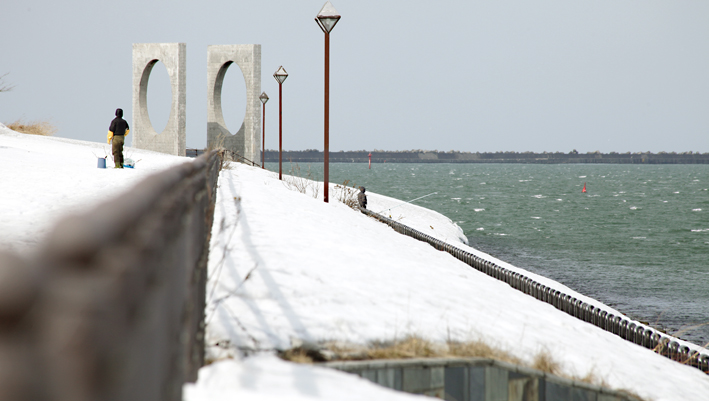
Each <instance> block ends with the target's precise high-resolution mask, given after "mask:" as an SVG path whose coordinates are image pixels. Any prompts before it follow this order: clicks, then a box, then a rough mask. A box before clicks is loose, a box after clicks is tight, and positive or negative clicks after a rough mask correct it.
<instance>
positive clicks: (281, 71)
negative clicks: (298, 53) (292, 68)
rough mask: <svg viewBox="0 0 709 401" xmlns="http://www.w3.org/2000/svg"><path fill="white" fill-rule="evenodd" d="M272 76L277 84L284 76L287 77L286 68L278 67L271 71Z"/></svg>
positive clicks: (280, 82)
mask: <svg viewBox="0 0 709 401" xmlns="http://www.w3.org/2000/svg"><path fill="white" fill-rule="evenodd" d="M273 78H276V81H278V83H279V84H282V83H283V82H284V81H285V80H286V78H288V73H287V72H286V69H285V68H283V66H280V67H278V70H277V71H276V72H275V73H273Z"/></svg>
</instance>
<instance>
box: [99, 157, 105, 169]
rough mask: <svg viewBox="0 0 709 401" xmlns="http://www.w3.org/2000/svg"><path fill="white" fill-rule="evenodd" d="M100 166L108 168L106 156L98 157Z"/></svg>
mask: <svg viewBox="0 0 709 401" xmlns="http://www.w3.org/2000/svg"><path fill="white" fill-rule="evenodd" d="M98 168H106V158H105V157H99V158H98Z"/></svg>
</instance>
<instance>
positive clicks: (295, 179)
mask: <svg viewBox="0 0 709 401" xmlns="http://www.w3.org/2000/svg"><path fill="white" fill-rule="evenodd" d="M283 185H285V186H286V188H288V189H290V190H291V191H297V192H300V193H301V194H306V195H308V194H310V195H312V197H313V198H316V199H317V197H318V195H319V194H320V185H319V184H318V182H317V181H316V178H315V176H314V174H313V172H312V171H311V170H310V165H309V164H308V170H307V172H306V173H305V176H303V175H302V172H301V170H300V166H299V165H298V163H296V164H295V166H293V164H291V166H290V171H289V175H286V176H285V177H283Z"/></svg>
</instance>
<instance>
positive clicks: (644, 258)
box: [269, 163, 709, 345]
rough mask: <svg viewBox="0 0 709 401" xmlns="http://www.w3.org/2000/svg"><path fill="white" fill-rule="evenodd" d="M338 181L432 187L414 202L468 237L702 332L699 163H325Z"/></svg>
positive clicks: (707, 318) (708, 243)
mask: <svg viewBox="0 0 709 401" xmlns="http://www.w3.org/2000/svg"><path fill="white" fill-rule="evenodd" d="M286 166H287V165H284V170H287V167H286ZM269 167H270V169H271V170H275V171H277V169H278V164H277V163H276V164H272V165H270V166H269ZM311 168H312V171H313V172H314V174H315V175H316V177H317V178H318V179H320V180H321V179H322V164H313V165H312V166H311ZM306 169H307V166H301V170H306ZM344 180H350V181H351V183H350V184H352V183H356V184H357V185H364V186H366V187H367V189H368V190H371V191H372V192H377V193H381V194H384V195H387V196H391V197H395V198H398V199H402V200H410V199H414V198H417V197H419V196H422V195H426V194H428V193H431V192H434V191H438V192H439V193H438V195H433V196H430V197H427V198H424V199H422V200H420V201H417V202H415V203H416V204H419V205H421V206H424V207H427V208H430V209H433V210H436V211H438V212H440V213H442V214H444V215H446V216H448V217H449V218H451V219H452V220H453V221H455V222H457V223H458V225H459V226H460V227H461V228H463V230H464V231H465V234H466V235H467V237H468V239H469V240H470V245H471V246H474V247H475V248H478V249H480V250H482V251H484V252H487V253H490V254H492V255H494V256H496V257H498V258H500V259H502V260H505V261H507V262H510V263H512V264H514V265H516V266H519V267H523V268H525V269H528V270H530V271H533V272H536V273H539V274H542V275H544V276H546V277H549V278H552V279H554V280H557V281H559V282H561V283H564V284H565V285H567V286H569V287H571V288H573V289H575V290H577V291H579V292H581V293H583V294H586V295H588V296H591V297H593V298H595V299H598V300H600V301H602V302H604V303H606V304H607V305H610V306H612V307H614V308H616V309H618V310H620V311H622V312H624V313H625V314H627V315H628V316H630V317H631V318H634V319H637V320H640V321H644V322H648V323H650V324H652V325H653V326H655V327H659V328H661V329H664V330H666V331H667V332H669V333H673V334H676V335H679V337H681V338H684V339H687V340H689V341H692V342H694V343H696V344H700V345H705V344H706V343H707V342H709V325H704V326H701V327H692V326H694V325H702V324H707V323H709V260H708V259H709V166H706V165H582V164H576V165H524V164H522V165H517V164H379V165H374V166H373V167H372V169H371V170H368V169H367V165H365V164H339V163H338V164H331V165H330V181H331V182H335V183H340V182H343V181H344ZM584 183H586V186H587V192H586V193H582V192H581V189H582V188H583V185H584Z"/></svg>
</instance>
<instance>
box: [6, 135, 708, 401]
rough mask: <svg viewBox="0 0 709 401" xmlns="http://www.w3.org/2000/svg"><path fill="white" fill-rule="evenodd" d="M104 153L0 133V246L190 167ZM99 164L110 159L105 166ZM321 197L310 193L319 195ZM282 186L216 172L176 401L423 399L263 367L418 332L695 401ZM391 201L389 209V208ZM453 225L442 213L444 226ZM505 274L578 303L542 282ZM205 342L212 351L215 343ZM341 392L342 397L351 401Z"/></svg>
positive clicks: (617, 349)
mask: <svg viewBox="0 0 709 401" xmlns="http://www.w3.org/2000/svg"><path fill="white" fill-rule="evenodd" d="M107 152H109V148H108V145H105V144H102V143H92V142H84V141H76V140H67V139H61V138H47V137H34V136H28V135H23V134H18V133H15V132H13V131H10V130H8V129H7V128H5V127H4V126H0V172H1V173H2V183H3V185H4V189H3V196H2V198H1V199H0V210H1V212H0V228H2V229H1V230H0V247H9V248H12V249H16V250H17V251H20V252H23V253H26V252H32V250H33V248H34V246H35V245H36V243H37V242H41V240H42V238H43V237H44V235H45V233H46V232H47V230H48V229H49V228H51V226H52V225H53V224H54V223H55V222H56V221H57V219H59V218H61V216H63V215H65V214H67V213H74V212H77V211H81V210H84V209H86V208H91V207H94V206H96V205H98V204H99V203H100V202H102V201H104V200H106V199H110V198H112V197H115V196H130V193H129V190H130V188H131V186H132V185H134V184H135V183H136V182H138V181H139V180H141V179H142V178H143V177H145V176H146V175H148V174H152V173H154V172H156V171H160V170H162V169H166V168H169V167H170V166H173V165H175V164H178V163H182V162H185V161H186V160H188V159H185V158H181V157H175V156H168V155H163V154H158V153H154V152H148V151H142V150H136V149H130V148H128V149H127V151H126V153H127V154H129V155H130V156H129V157H131V158H133V159H134V160H140V161H139V162H138V163H137V165H136V169H134V170H130V169H124V170H114V169H110V168H109V169H97V168H96V160H97V158H98V157H103V156H104V155H105V154H107ZM108 164H109V165H110V164H111V163H110V157H109V163H108ZM320 192H322V188H321V191H320ZM336 194H337V192H336V189H335V187H334V186H332V187H331V190H330V198H331V202H330V203H327V204H326V203H324V202H322V199H321V198H322V194H321V193H320V199H315V198H314V197H313V196H311V195H308V194H301V193H299V192H297V191H293V190H291V189H288V188H287V187H286V186H285V185H284V184H283V183H282V182H280V181H279V180H278V176H277V174H275V173H272V172H268V171H265V170H262V169H259V168H254V167H249V166H245V165H240V164H235V163H232V164H231V169H229V170H224V171H222V172H221V174H220V183H219V188H218V199H217V206H216V210H215V223H214V227H213V233H212V244H211V254H210V260H209V269H210V273H209V274H210V277H209V283H208V288H207V297H208V305H207V310H206V313H207V319H208V324H207V344H208V345H209V347H208V356H209V358H210V359H211V360H217V362H214V363H212V364H210V365H208V366H205V367H204V368H202V369H201V370H200V373H199V380H198V382H197V383H195V384H187V385H185V388H184V389H185V393H184V399H185V400H189V401H202V400H221V399H237V398H245V399H253V400H271V399H282V398H288V399H295V400H298V399H304V400H305V399H307V400H325V399H355V398H356V399H371V400H379V399H381V400H391V399H420V397H419V396H414V395H409V394H403V393H396V392H392V391H391V390H388V389H385V388H382V387H379V386H376V385H373V384H371V383H368V382H366V381H364V380H362V379H359V378H357V377H355V376H352V375H348V374H345V373H341V372H337V371H332V370H328V369H325V368H322V367H317V366H309V365H297V364H293V363H289V362H284V361H281V360H279V359H278V358H276V357H275V356H274V355H273V354H274V350H276V349H286V348H290V347H291V346H292V345H293V344H299V343H300V342H303V341H308V342H313V343H318V342H323V341H338V342H342V343H351V344H360V345H361V344H367V343H368V342H370V341H372V340H393V339H397V338H403V337H404V336H406V335H408V334H415V335H418V336H421V337H425V338H427V339H430V340H433V341H439V342H443V341H445V340H447V339H449V338H450V339H454V340H461V341H465V340H482V341H485V342H487V343H488V344H490V345H493V346H496V347H499V348H502V349H504V350H506V351H508V352H509V353H511V354H512V355H514V356H516V357H518V358H520V359H521V360H523V361H527V362H529V361H531V359H532V358H533V357H534V356H535V355H537V354H538V353H539V352H548V353H549V354H550V355H551V356H552V357H553V358H554V359H555V360H556V361H557V362H559V363H560V364H561V366H562V370H563V371H564V372H565V373H566V374H569V375H574V376H577V377H584V376H587V375H589V374H590V375H593V376H595V377H596V378H598V379H599V380H603V382H604V383H605V384H606V385H607V386H608V387H611V388H615V389H626V390H630V391H632V392H634V393H637V394H639V395H641V396H643V397H645V398H647V399H652V400H658V401H660V400H683V401H687V400H705V399H706V394H708V393H709V377H708V376H707V375H704V374H703V373H701V372H700V371H699V370H697V369H694V368H691V367H687V366H683V365H680V364H678V363H675V362H672V361H670V360H668V359H666V358H664V357H661V356H659V355H656V354H654V353H653V352H651V351H649V350H647V349H645V348H642V347H640V346H637V345H634V344H631V343H629V342H627V341H625V340H622V339H620V338H619V337H617V336H615V335H613V334H610V333H608V332H605V331H603V330H601V329H599V328H597V327H595V326H592V325H590V324H587V323H584V322H581V321H579V320H578V319H575V318H573V317H571V316H569V315H567V314H565V313H563V312H560V311H558V310H557V309H555V308H554V307H552V306H551V305H548V304H545V303H542V302H539V301H537V300H535V299H533V298H532V297H529V296H527V295H525V294H522V293H521V292H519V291H516V290H514V289H512V288H510V287H509V286H508V285H507V284H504V283H502V282H500V281H498V280H495V279H493V278H490V277H488V276H486V275H484V274H482V273H480V272H478V271H476V270H474V269H472V268H470V267H469V266H467V265H466V264H464V263H462V262H460V261H458V260H457V259H455V258H453V257H452V256H450V255H448V254H447V253H444V252H440V251H437V250H435V249H434V248H432V247H431V246H429V245H427V244H425V243H422V242H419V241H416V240H414V239H412V238H409V237H406V236H403V235H400V234H397V233H396V232H394V231H393V230H392V229H390V228H389V227H387V226H385V225H384V224H381V223H379V222H377V221H375V220H373V219H371V218H369V217H367V216H365V215H363V214H361V213H358V212H355V211H354V210H352V209H350V208H348V207H347V206H346V205H344V204H343V203H340V202H337V201H335V199H336V198H337V196H336ZM368 200H369V208H370V209H372V210H374V211H381V210H385V209H388V208H392V207H394V206H396V207H395V208H393V209H391V210H390V211H387V212H385V214H389V213H390V214H391V216H392V218H394V219H396V220H399V221H401V222H402V223H404V224H407V225H409V226H412V227H413V228H416V229H418V230H420V231H423V232H425V233H427V234H430V235H433V236H435V237H437V238H440V239H443V240H446V241H448V242H450V243H453V244H455V245H456V246H459V247H461V248H464V249H466V250H469V251H471V252H475V253H476V254H478V255H480V256H481V257H484V258H486V259H489V260H494V258H492V257H491V256H489V255H486V254H484V253H481V252H479V251H477V250H474V249H472V248H470V247H468V246H467V245H465V244H464V242H465V237H464V235H463V233H462V232H461V230H460V228H458V226H456V225H455V224H454V223H453V222H451V221H450V219H448V217H446V216H442V215H440V214H438V213H436V212H433V211H430V210H427V209H425V208H421V207H418V206H416V205H411V204H405V205H401V204H402V203H403V202H402V201H400V200H396V199H392V198H388V197H385V196H381V195H378V194H376V193H370V192H368ZM399 205H401V206H399ZM451 217H453V216H451ZM497 263H499V264H501V265H502V266H504V267H507V268H510V269H513V270H516V271H520V272H523V273H524V274H526V275H528V276H529V277H532V278H534V279H535V280H537V281H539V282H542V283H543V284H545V285H548V286H552V287H554V288H556V289H558V290H560V291H563V292H566V293H568V294H571V295H574V296H576V297H578V298H580V299H583V300H586V301H589V302H593V303H594V304H595V305H598V306H603V307H604V308H605V309H606V310H611V308H609V307H607V306H604V305H602V304H600V303H599V302H597V301H594V300H591V299H588V298H587V297H583V296H581V295H580V294H576V293H575V292H573V291H572V290H570V289H568V288H566V287H564V286H563V285H561V284H559V283H556V282H554V281H552V280H549V279H546V278H543V277H539V276H537V275H534V274H532V273H529V272H525V271H524V270H523V269H519V268H516V267H514V266H510V265H508V264H506V263H504V262H501V261H497ZM217 344H218V345H217ZM348 397H349V398H348Z"/></svg>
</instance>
